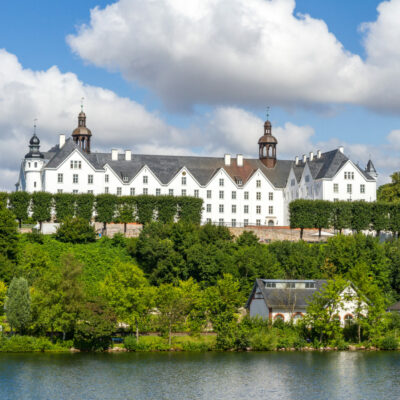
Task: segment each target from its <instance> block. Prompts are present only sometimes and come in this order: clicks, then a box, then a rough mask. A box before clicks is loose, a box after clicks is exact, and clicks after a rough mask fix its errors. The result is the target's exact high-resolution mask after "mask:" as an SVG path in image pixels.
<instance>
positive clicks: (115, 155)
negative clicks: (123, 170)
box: [111, 149, 118, 161]
mask: <svg viewBox="0 0 400 400" xmlns="http://www.w3.org/2000/svg"><path fill="white" fill-rule="evenodd" d="M111 160H112V161H118V150H117V149H112V150H111Z"/></svg>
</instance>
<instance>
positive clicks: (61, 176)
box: [57, 174, 64, 183]
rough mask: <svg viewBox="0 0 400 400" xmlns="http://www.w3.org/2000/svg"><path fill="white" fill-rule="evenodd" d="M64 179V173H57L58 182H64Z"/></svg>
mask: <svg viewBox="0 0 400 400" xmlns="http://www.w3.org/2000/svg"><path fill="white" fill-rule="evenodd" d="M63 181H64V175H63V174H58V175H57V182H58V183H63Z"/></svg>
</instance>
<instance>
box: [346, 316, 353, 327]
mask: <svg viewBox="0 0 400 400" xmlns="http://www.w3.org/2000/svg"><path fill="white" fill-rule="evenodd" d="M353 320H354V318H353V316H352V315H351V314H346V315H345V316H344V326H350V325H352V324H353V322H354V321H353Z"/></svg>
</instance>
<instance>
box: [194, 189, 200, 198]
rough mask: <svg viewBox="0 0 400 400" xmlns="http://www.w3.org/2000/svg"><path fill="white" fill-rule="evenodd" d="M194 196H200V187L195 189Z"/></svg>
mask: <svg viewBox="0 0 400 400" xmlns="http://www.w3.org/2000/svg"><path fill="white" fill-rule="evenodd" d="M194 197H199V189H194Z"/></svg>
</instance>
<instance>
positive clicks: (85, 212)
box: [75, 193, 94, 221]
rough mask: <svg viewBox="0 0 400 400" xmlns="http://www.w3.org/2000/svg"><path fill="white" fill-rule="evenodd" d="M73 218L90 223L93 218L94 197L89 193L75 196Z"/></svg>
mask: <svg viewBox="0 0 400 400" xmlns="http://www.w3.org/2000/svg"><path fill="white" fill-rule="evenodd" d="M75 201H76V202H75V205H76V208H75V216H77V217H80V218H83V219H85V220H86V221H91V220H92V217H93V204H94V196H93V194H91V193H81V194H76V195H75Z"/></svg>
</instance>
